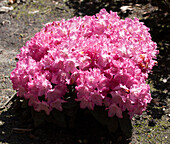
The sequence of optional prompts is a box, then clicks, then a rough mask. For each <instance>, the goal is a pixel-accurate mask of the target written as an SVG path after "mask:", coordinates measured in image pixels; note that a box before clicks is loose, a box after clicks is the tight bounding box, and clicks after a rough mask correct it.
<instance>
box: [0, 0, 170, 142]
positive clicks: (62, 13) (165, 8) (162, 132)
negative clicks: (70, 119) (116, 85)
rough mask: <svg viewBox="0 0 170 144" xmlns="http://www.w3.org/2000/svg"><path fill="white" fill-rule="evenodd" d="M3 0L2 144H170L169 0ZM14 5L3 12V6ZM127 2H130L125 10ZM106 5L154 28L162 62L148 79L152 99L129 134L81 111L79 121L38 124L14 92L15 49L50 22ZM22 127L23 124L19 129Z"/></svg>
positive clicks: (0, 66) (0, 20)
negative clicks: (60, 124) (110, 128)
mask: <svg viewBox="0 0 170 144" xmlns="http://www.w3.org/2000/svg"><path fill="white" fill-rule="evenodd" d="M6 1H7V0H2V1H0V108H1V109H0V144H42V143H44V144H49V143H52V144H53V143H54V144H66V143H68V144H76V143H80V144H85V143H93V144H114V143H117V144H120V143H122V144H126V143H131V144H138V143H139V144H141V143H142V144H148V143H149V144H160V143H162V144H168V143H170V142H169V138H170V129H169V127H170V98H169V96H170V92H169V89H170V84H169V79H170V75H169V71H170V67H169V66H170V65H169V64H170V61H169V60H170V54H169V51H170V41H169V37H170V15H169V10H170V9H169V8H170V5H168V1H167V0H152V1H151V2H152V3H151V2H150V1H149V0H141V1H140V3H139V1H132V0H110V1H101V0H96V1H93V0H64V1H62V0H27V1H26V2H22V1H20V3H14V4H12V5H9V4H8V3H7V2H6ZM2 6H7V7H10V6H11V7H13V10H11V11H9V12H2V11H1V7H2ZM122 6H129V7H128V9H127V10H126V11H124V12H123V11H121V9H120V8H121V7H122ZM101 8H106V10H108V11H109V10H112V11H117V12H118V14H119V16H120V17H121V18H125V17H130V18H133V17H138V18H139V19H140V21H143V22H144V23H145V25H147V26H148V27H149V28H150V29H151V30H150V33H151V35H152V38H153V40H154V41H155V42H157V44H158V49H159V51H160V53H159V55H158V66H157V67H154V69H153V73H152V74H151V75H150V77H149V79H148V83H149V84H150V86H151V93H152V97H153V100H152V102H151V104H149V105H148V108H147V110H146V111H145V112H144V113H143V114H142V115H141V116H135V117H134V118H133V119H132V126H133V134H132V137H130V138H128V139H127V138H126V137H125V136H124V135H123V134H122V133H121V132H120V131H119V132H118V133H117V134H115V135H112V134H109V133H108V131H107V129H106V128H105V127H103V126H102V125H101V124H99V123H98V122H97V121H96V120H95V119H94V118H93V117H91V116H90V115H88V113H87V114H86V115H84V116H83V115H82V116H81V118H80V119H79V122H78V123H77V127H76V128H74V129H72V128H69V129H68V128H59V127H56V126H55V125H53V124H50V123H43V124H42V125H40V126H39V127H35V126H34V125H33V120H32V118H31V115H30V109H26V108H23V107H22V102H21V100H19V99H18V98H16V97H14V98H13V99H12V100H11V101H10V102H9V103H8V104H6V105H5V102H7V101H8V100H9V99H10V98H12V96H13V94H14V93H15V91H14V90H13V89H12V84H11V82H10V79H9V76H10V73H11V71H12V70H13V69H14V68H15V64H16V59H15V57H16V55H17V54H18V53H19V49H20V48H21V47H22V46H23V45H24V44H25V42H26V41H27V40H29V39H30V38H31V37H33V36H34V35H35V33H36V32H38V31H40V29H41V28H42V27H43V26H44V24H46V23H48V22H52V21H55V20H61V19H69V18H71V17H73V16H84V15H94V14H95V13H98V12H99V10H100V9H101ZM16 128H18V129H16Z"/></svg>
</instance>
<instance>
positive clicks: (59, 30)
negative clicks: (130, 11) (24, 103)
mask: <svg viewBox="0 0 170 144" xmlns="http://www.w3.org/2000/svg"><path fill="white" fill-rule="evenodd" d="M148 31H149V28H147V27H146V26H145V25H144V24H143V23H142V22H139V20H138V19H137V18H135V19H134V20H132V19H129V18H126V19H125V20H122V19H120V18H119V16H118V15H117V13H115V12H112V11H110V13H108V12H107V11H106V10H105V9H102V10H101V11H100V12H99V13H98V14H96V15H94V16H85V17H83V18H81V17H74V18H72V19H69V20H67V21H66V20H64V19H63V20H61V21H54V22H52V23H48V24H46V26H45V27H44V28H42V30H41V31H40V32H38V33H36V34H35V36H34V37H33V38H31V40H30V41H28V42H27V43H26V45H25V46H23V47H22V48H21V49H20V51H21V52H20V54H18V55H17V58H18V59H19V61H18V62H17V64H16V68H15V69H14V70H13V71H12V73H11V76H10V78H11V80H12V83H13V88H14V89H15V90H17V95H18V96H19V97H22V98H25V99H26V100H28V105H29V106H33V107H34V109H35V110H36V111H38V112H39V111H42V110H43V111H45V112H46V114H48V115H49V114H50V112H51V111H52V110H53V109H57V110H59V111H62V110H63V107H62V105H63V103H67V102H68V101H67V98H68V95H69V94H70V95H69V97H72V95H71V93H72V91H75V93H76V96H75V97H74V100H75V101H76V102H77V103H80V108H82V109H84V108H88V109H89V110H94V108H95V106H102V107H105V110H106V111H107V112H108V116H109V117H113V116H114V115H116V116H117V117H119V118H122V117H123V116H122V112H124V111H128V113H129V115H130V117H131V118H132V117H133V115H134V114H139V115H140V114H142V112H143V111H144V110H145V109H146V106H147V103H149V102H150V101H151V94H150V88H149V85H147V84H146V79H147V78H148V73H149V72H151V69H152V67H153V66H154V65H155V64H156V61H155V60H154V59H155V58H156V54H157V53H158V51H157V50H156V48H157V46H156V43H155V42H153V41H152V40H151V36H150V34H149V32H148ZM69 86H71V88H72V89H70V87H69ZM66 95H67V97H66Z"/></svg>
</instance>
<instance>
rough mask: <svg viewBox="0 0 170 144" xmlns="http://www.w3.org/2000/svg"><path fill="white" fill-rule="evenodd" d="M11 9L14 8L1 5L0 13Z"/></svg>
mask: <svg viewBox="0 0 170 144" xmlns="http://www.w3.org/2000/svg"><path fill="white" fill-rule="evenodd" d="M13 9H14V8H13V7H6V6H2V7H0V13H6V12H9V11H11V10H13Z"/></svg>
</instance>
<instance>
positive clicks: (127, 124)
mask: <svg viewBox="0 0 170 144" xmlns="http://www.w3.org/2000/svg"><path fill="white" fill-rule="evenodd" d="M119 124H120V128H121V130H122V132H123V134H124V135H125V136H126V137H128V138H130V137H131V136H132V123H131V120H130V118H129V115H128V113H127V112H123V118H122V119H119Z"/></svg>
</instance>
